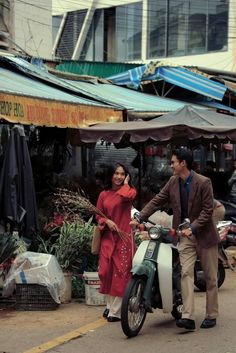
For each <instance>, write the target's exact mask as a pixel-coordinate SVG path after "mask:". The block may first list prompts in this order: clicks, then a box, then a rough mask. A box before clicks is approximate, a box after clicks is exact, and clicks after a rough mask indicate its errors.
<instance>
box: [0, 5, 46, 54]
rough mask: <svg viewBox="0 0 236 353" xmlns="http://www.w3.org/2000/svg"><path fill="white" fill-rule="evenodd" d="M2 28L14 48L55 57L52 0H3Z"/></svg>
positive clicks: (0, 25) (1, 8)
mask: <svg viewBox="0 0 236 353" xmlns="http://www.w3.org/2000/svg"><path fill="white" fill-rule="evenodd" d="M0 29H1V31H4V32H6V34H7V38H8V39H7V41H8V45H9V47H10V48H13V49H15V50H18V51H20V52H22V53H25V54H28V55H30V56H37V57H41V58H46V59H51V58H52V0H40V2H37V1H35V0H27V1H23V0H0Z"/></svg>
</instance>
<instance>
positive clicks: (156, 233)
mask: <svg viewBox="0 0 236 353" xmlns="http://www.w3.org/2000/svg"><path fill="white" fill-rule="evenodd" d="M148 234H149V236H150V238H151V239H159V238H160V236H161V228H160V227H151V228H149V230H148Z"/></svg>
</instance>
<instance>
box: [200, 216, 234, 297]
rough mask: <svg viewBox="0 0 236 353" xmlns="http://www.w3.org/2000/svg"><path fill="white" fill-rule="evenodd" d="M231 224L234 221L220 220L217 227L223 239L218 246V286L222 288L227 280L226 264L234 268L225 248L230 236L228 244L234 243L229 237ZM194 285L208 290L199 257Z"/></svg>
mask: <svg viewBox="0 0 236 353" xmlns="http://www.w3.org/2000/svg"><path fill="white" fill-rule="evenodd" d="M231 225H232V221H220V222H218V223H217V225H216V228H217V230H218V232H219V236H220V239H221V241H220V243H219V247H218V279H217V280H218V288H220V287H221V286H222V284H223V283H224V281H225V275H226V274H225V266H227V267H229V268H230V269H231V270H232V271H233V270H234V269H233V267H232V265H231V263H230V261H229V259H228V256H227V254H226V252H225V248H226V247H225V244H226V242H227V238H228V246H231V245H229V244H231V243H232V241H230V240H229V237H228V232H229V230H230V227H231ZM194 285H195V286H196V287H197V288H198V289H199V290H200V291H201V292H205V291H206V281H205V276H204V272H203V270H202V267H201V262H200V260H199V259H197V261H196V263H195V268H194Z"/></svg>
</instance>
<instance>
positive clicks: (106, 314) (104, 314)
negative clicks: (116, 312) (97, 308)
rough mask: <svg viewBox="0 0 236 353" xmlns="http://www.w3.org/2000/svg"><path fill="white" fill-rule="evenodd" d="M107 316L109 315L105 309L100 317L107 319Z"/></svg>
mask: <svg viewBox="0 0 236 353" xmlns="http://www.w3.org/2000/svg"><path fill="white" fill-rule="evenodd" d="M108 314H109V309H107V308H106V309H105V310H104V311H103V314H102V316H103V317H108Z"/></svg>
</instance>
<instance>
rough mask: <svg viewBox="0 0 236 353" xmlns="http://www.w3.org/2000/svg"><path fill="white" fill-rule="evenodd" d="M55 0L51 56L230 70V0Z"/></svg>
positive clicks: (234, 40) (233, 7) (235, 51)
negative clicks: (62, 2) (62, 3)
mask: <svg viewBox="0 0 236 353" xmlns="http://www.w3.org/2000/svg"><path fill="white" fill-rule="evenodd" d="M56 1H57V0H54V7H53V13H54V16H53V28H54V45H53V57H55V58H63V59H74V60H88V61H109V62H137V63H140V62H142V63H146V62H149V61H151V60H161V61H163V62H172V63H176V64H178V65H194V66H195V65H196V66H205V67H206V66H209V67H211V68H216V69H219V70H225V71H235V70H236V34H235V28H236V1H235V0H198V1H196V0H143V1H131V0H127V1H124V0H123V1H116V0H113V1H111V0H110V1H109V0H108V1H106V3H105V2H101V1H96V0H93V1H90V2H89V7H88V5H86V2H85V1H84V2H83V1H81V2H79V3H80V7H79V6H78V5H77V7H76V4H75V2H73V4H71V6H73V7H71V8H70V7H69V4H68V3H67V6H68V7H67V8H62V7H60V6H59V3H60V2H57V5H56V7H55V3H56ZM65 11H66V12H65Z"/></svg>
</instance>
